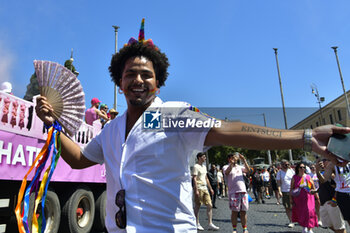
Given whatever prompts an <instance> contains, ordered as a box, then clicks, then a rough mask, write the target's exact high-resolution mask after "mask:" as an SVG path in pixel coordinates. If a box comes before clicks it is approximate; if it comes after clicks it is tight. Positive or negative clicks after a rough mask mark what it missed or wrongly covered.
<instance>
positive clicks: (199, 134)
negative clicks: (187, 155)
mask: <svg viewBox="0 0 350 233" xmlns="http://www.w3.org/2000/svg"><path fill="white" fill-rule="evenodd" d="M189 106H190V105H189ZM181 116H183V117H186V118H188V119H190V120H191V121H193V122H197V121H201V122H207V123H208V125H209V126H208V127H207V126H206V127H201V128H198V127H194V128H190V127H187V128H185V129H181V137H182V139H183V141H184V142H186V143H185V145H186V146H188V148H191V149H192V148H193V150H196V151H205V150H206V149H208V148H205V146H204V142H205V139H206V137H207V134H208V132H209V130H210V129H211V128H212V126H213V124H214V122H216V121H217V120H216V119H215V118H212V117H210V116H208V115H206V114H204V113H201V112H195V111H193V110H191V109H189V108H184V110H183V111H182V112H181Z"/></svg>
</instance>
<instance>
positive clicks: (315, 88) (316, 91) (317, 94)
mask: <svg viewBox="0 0 350 233" xmlns="http://www.w3.org/2000/svg"><path fill="white" fill-rule="evenodd" d="M311 89H312V94H314V95H315V96H316V98H317V103H318V107H319V108H320V116H321V119H320V124H321V125H324V124H326V122H325V121H324V119H323V114H322V107H321V103H322V102H324V97H320V94H319V93H318V89H317V86H316V85H315V84H314V83H313V84H311Z"/></svg>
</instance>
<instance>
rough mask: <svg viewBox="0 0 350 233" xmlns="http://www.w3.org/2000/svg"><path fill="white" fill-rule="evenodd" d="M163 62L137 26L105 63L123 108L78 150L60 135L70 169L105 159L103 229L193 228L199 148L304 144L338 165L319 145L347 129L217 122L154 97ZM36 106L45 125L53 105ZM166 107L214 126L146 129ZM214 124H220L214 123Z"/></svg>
mask: <svg viewBox="0 0 350 233" xmlns="http://www.w3.org/2000/svg"><path fill="white" fill-rule="evenodd" d="M168 66H169V62H168V59H167V57H166V55H165V54H164V53H162V52H161V51H160V49H159V48H158V47H157V46H155V45H154V44H153V42H152V40H150V39H149V40H145V39H144V36H143V27H142V30H141V32H140V36H139V40H135V39H133V38H132V39H130V41H129V43H128V44H127V45H125V46H124V47H123V48H122V49H121V50H120V51H119V52H118V53H117V54H115V55H113V58H112V61H111V66H110V68H109V71H110V73H111V76H112V80H113V81H114V82H115V84H116V85H117V86H118V87H119V89H120V92H123V93H124V96H125V99H126V102H127V106H128V108H127V110H126V111H125V113H124V114H122V115H120V116H118V117H117V118H116V119H114V120H113V121H111V123H109V124H107V125H106V126H105V127H104V129H103V130H102V131H101V133H100V134H99V135H98V136H96V137H95V138H94V139H92V140H91V141H90V142H89V144H88V145H87V146H86V147H85V148H84V149H83V150H81V149H80V147H79V146H78V145H77V144H75V143H74V142H73V141H71V140H70V139H69V138H68V137H67V136H65V135H63V134H62V135H61V142H62V158H63V159H64V160H65V161H66V162H67V163H68V164H69V165H70V166H71V167H72V168H74V169H83V168H86V167H90V166H92V165H95V164H97V163H100V164H103V163H104V164H105V167H106V179H107V203H108V204H107V208H106V221H105V222H106V227H107V230H108V232H110V233H115V232H142V233H147V232H149V233H157V232H159V233H163V232H193V233H194V232H197V227H196V218H195V215H194V211H193V206H192V187H191V173H190V169H189V161H190V157H191V156H193V155H194V153H195V151H203V147H204V146H214V145H230V146H235V147H243V148H250V149H258V150H260V149H294V148H302V147H303V146H305V149H307V150H311V148H312V150H313V151H315V152H316V153H318V154H322V155H323V156H325V157H329V158H330V159H333V160H334V161H335V162H337V160H336V158H335V157H334V155H331V154H329V153H327V151H326V146H325V145H327V142H328V139H329V137H330V136H331V135H332V134H333V133H342V134H344V133H349V132H350V129H348V128H339V127H336V126H322V127H319V128H316V129H314V130H313V131H310V130H308V131H307V130H305V132H304V131H303V130H280V129H271V128H265V127H260V126H256V125H251V124H245V123H242V122H220V121H216V120H215V119H212V118H210V117H208V116H206V115H205V114H202V113H200V112H198V111H197V109H196V108H194V107H192V106H190V105H189V104H187V103H184V102H163V101H162V100H161V99H160V98H159V97H157V96H156V94H157V92H158V91H159V88H160V87H161V86H163V85H164V84H165V80H166V79H167V77H168V72H167V68H168ZM37 103H38V105H37V106H36V113H37V115H38V116H39V118H40V119H41V120H43V121H44V123H45V124H46V125H51V124H52V123H53V122H54V118H53V114H52V111H53V109H52V106H51V105H50V104H49V103H48V102H47V99H46V98H45V97H38V99H37ZM168 107H171V108H172V109H173V111H175V113H176V114H175V115H176V116H175V118H174V120H181V119H184V117H188V119H190V120H191V121H190V122H192V123H191V124H194V123H193V122H209V123H210V122H215V127H214V126H213V125H212V124H209V125H207V127H202V128H201V130H194V129H191V128H186V129H183V130H179V129H178V128H176V129H174V130H169V131H166V130H165V129H161V128H159V129H157V130H148V129H145V128H144V124H143V122H142V121H143V115H146V113H148V114H152V116H153V117H152V120H151V121H154V120H157V119H159V118H160V112H161V111H160V110H163V109H165V110H164V111H170V110H167V109H170V108H168ZM174 107H176V108H175V110H174ZM151 108H152V109H153V111H149V110H150V109H151ZM162 114H163V112H162ZM216 122H219V123H220V124H218V125H217V126H218V127H216ZM199 125H201V124H199ZM203 125H204V123H203ZM203 125H202V126H203ZM195 126H198V125H197V124H195ZM220 126H221V127H220Z"/></svg>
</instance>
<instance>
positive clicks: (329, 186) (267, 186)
mask: <svg viewBox="0 0 350 233" xmlns="http://www.w3.org/2000/svg"><path fill="white" fill-rule="evenodd" d="M227 159H228V163H227V164H226V165H224V166H223V167H222V169H220V166H219V165H214V164H210V166H209V167H210V169H209V170H208V171H207V170H206V166H205V164H204V163H205V161H206V154H205V153H198V154H197V160H198V162H197V164H196V165H195V166H194V169H193V172H192V174H193V175H192V177H193V187H194V203H195V204H194V206H195V207H194V209H195V214H196V218H197V229H198V230H199V231H203V230H204V228H203V227H202V226H201V225H200V223H199V219H198V211H199V207H200V205H201V204H205V205H206V206H207V214H208V221H209V225H208V229H209V230H219V227H217V226H215V225H214V224H213V223H212V215H213V214H212V208H217V207H216V205H215V203H216V197H217V196H218V198H220V199H221V198H223V197H228V207H229V208H230V210H231V222H232V228H233V233H237V222H238V221H237V219H238V218H240V221H241V225H242V228H243V233H248V228H247V211H248V209H249V202H251V201H254V202H255V203H256V204H264V203H265V200H264V199H270V198H271V197H272V196H274V198H275V199H276V205H281V204H282V205H283V206H284V209H285V213H286V216H287V218H288V224H287V226H286V227H289V228H293V227H294V226H295V224H296V223H297V224H299V225H300V226H302V232H305V233H312V232H313V228H315V227H323V228H329V229H331V230H333V231H334V232H336V233H345V232H346V227H345V224H346V222H348V223H349V224H350V209H349V208H348V207H349V206H350V163H348V164H347V165H346V166H345V167H340V166H335V165H334V164H333V163H332V162H331V161H329V160H327V159H320V158H317V160H316V161H315V162H299V163H296V164H294V165H292V164H291V163H290V162H289V161H287V160H282V161H280V162H278V163H276V164H274V165H271V166H269V167H261V166H254V165H251V166H250V165H249V164H248V163H247V161H246V159H245V157H244V156H243V155H242V154H240V153H235V154H229V155H228V156H227ZM239 161H240V162H239ZM250 194H252V195H254V199H255V200H254V199H253V198H250Z"/></svg>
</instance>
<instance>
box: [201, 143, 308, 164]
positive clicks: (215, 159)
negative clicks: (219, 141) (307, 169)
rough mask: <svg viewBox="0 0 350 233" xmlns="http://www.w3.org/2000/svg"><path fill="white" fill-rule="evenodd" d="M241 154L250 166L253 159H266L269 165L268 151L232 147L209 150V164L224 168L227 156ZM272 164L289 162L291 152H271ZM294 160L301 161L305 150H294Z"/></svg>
mask: <svg viewBox="0 0 350 233" xmlns="http://www.w3.org/2000/svg"><path fill="white" fill-rule="evenodd" d="M234 152H239V153H241V154H242V155H244V156H245V157H246V159H247V161H248V163H249V164H253V159H254V158H258V157H262V158H265V163H268V158H267V150H260V151H259V150H248V149H242V148H234V147H232V146H214V147H212V148H210V149H209V150H208V157H209V163H214V164H218V165H220V166H223V165H225V164H227V155H228V154H230V153H234ZM270 154H271V160H272V163H276V162H280V161H281V160H282V159H286V160H289V150H271V151H270ZM292 154H293V159H294V160H299V159H301V157H302V156H303V155H304V152H303V150H301V149H296V150H292Z"/></svg>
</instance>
